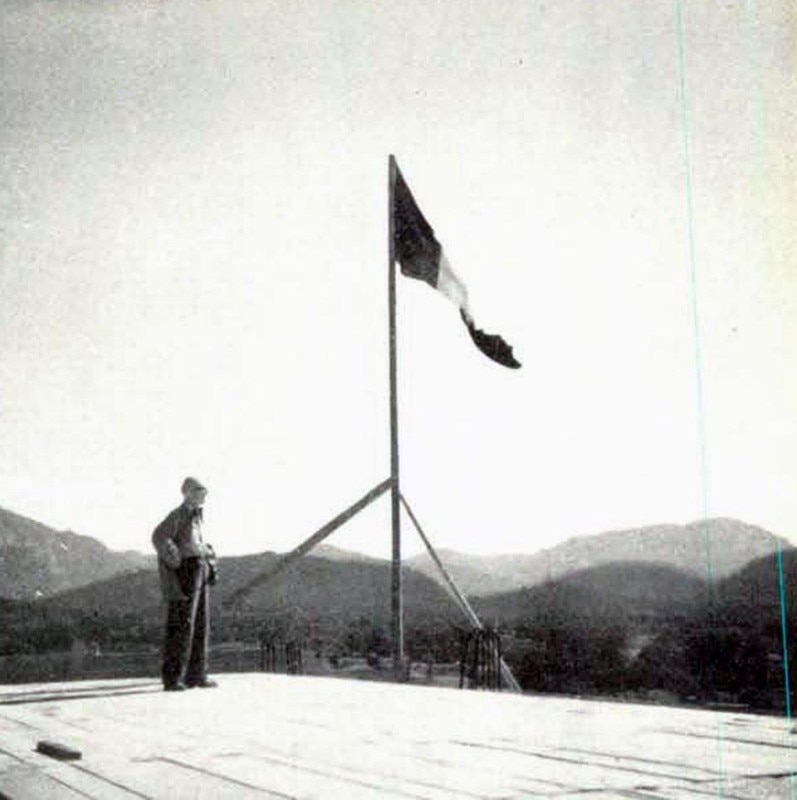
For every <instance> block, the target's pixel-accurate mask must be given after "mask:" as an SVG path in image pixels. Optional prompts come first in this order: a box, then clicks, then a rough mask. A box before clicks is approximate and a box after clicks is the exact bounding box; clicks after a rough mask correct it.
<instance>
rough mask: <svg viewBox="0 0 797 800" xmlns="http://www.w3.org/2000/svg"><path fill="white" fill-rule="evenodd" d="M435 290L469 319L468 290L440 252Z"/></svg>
mask: <svg viewBox="0 0 797 800" xmlns="http://www.w3.org/2000/svg"><path fill="white" fill-rule="evenodd" d="M437 289H438V290H439V291H441V292H442V293H443V294H444V295H445V296H446V297H447V298H448V299H449V300H450V301H451V302H452V303H454V304H455V305H457V306H459V308H461V309H462V311H463V312H464V314H465V316H466V317H467V318H468V319H470V318H471V316H470V309H469V308H468V290H467V289H466V288H465V284H464V283H463V282H462V281H461V280H460V279H459V278H458V277H457V275H456V274H455V273H454V270H453V269H451V264H450V263H449V261H448V258H447V257H446V254H445V252H444V251H442V250H441V251H440V261H439V269H438V273H437Z"/></svg>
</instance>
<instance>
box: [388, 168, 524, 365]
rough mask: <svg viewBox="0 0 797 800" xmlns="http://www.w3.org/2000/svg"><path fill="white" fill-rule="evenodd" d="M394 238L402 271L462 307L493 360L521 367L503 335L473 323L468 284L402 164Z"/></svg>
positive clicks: (479, 343)
mask: <svg viewBox="0 0 797 800" xmlns="http://www.w3.org/2000/svg"><path fill="white" fill-rule="evenodd" d="M393 239H394V246H395V255H396V260H397V261H398V262H399V265H400V266H401V272H402V274H403V275H406V276H407V277H409V278H417V279H418V280H422V281H426V283H428V284H429V285H430V286H431V287H433V288H434V289H437V290H438V291H440V292H442V293H443V294H444V295H445V296H446V297H447V298H448V299H449V300H451V302H452V303H454V305H456V306H457V307H458V308H459V313H460V317H461V318H462V321H463V322H464V323H465V327H466V328H467V329H468V333H469V334H470V337H471V339H473V343H474V344H475V345H476V347H478V348H479V350H481V351H482V353H484V354H485V355H486V356H487V357H488V358H491V359H492V360H493V361H497V362H498V363H499V364H502V365H503V366H505V367H511V368H512V369H517V368H518V367H519V366H520V362H519V361H517V360H516V359H515V356H514V355H513V354H512V348H511V347H510V346H509V345H508V344H507V343H506V342H505V341H504V340H503V339H502V338H501V337H500V336H497V335H495V334H490V333H485V332H484V331H483V330H480V329H479V328H477V327H476V325H475V323H474V322H473V317H472V316H471V313H470V309H469V308H468V291H467V289H466V288H465V284H464V283H463V282H462V281H461V280H460V278H459V277H458V276H457V275H456V274H455V273H454V271H453V269H452V268H451V264H450V263H449V261H448V259H447V258H446V254H445V253H444V252H443V248H442V246H441V245H440V242H438V241H437V239H436V238H435V235H434V230H433V229H432V226H431V225H430V224H429V223H428V222H427V221H426V218H425V217H424V216H423V214H422V213H421V210H420V209H419V208H418V204H417V203H416V202H415V198H414V197H413V196H412V192H410V190H409V187H408V186H407V184H406V182H405V181H404V176H403V175H402V174H401V172H400V170H399V168H398V166H396V177H395V183H394V186H393Z"/></svg>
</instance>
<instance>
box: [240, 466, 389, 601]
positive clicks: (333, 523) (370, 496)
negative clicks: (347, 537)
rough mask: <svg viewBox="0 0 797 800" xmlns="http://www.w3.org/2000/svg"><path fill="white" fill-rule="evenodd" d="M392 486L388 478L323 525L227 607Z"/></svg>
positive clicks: (279, 570) (251, 581)
mask: <svg viewBox="0 0 797 800" xmlns="http://www.w3.org/2000/svg"><path fill="white" fill-rule="evenodd" d="M390 486H391V479H390V478H387V479H386V480H384V481H382V483H380V484H379V485H378V486H375V487H374V488H373V489H371V491H370V492H368V493H366V494H365V495H363V496H362V497H361V498H360V499H359V500H358V501H357V502H356V503H353V504H352V505H351V506H349V507H348V508H347V509H346V510H345V511H341V513H340V514H338V515H337V517H335V518H334V519H332V520H330V521H329V522H327V524H326V525H322V526H321V527H320V528H319V529H318V530H317V531H316V532H315V533H314V534H313V535H312V536H310V537H309V538H308V539H306V540H305V541H304V542H302V543H301V544H300V545H299V546H298V547H296V548H294V549H293V550H291V551H290V553H286V554H285V555H284V556H283V557H282V558H281V559H280V560H279V561H278V562H277V563H276V564H274V565H273V566H272V567H270V568H269V569H267V570H264V571H263V572H261V573H260V574H259V575H255V577H254V578H252V579H251V580H250V581H248V582H247V583H245V584H244V585H243V586H241V587H239V588H238V589H236V590H235V591H234V592H233V593H232V594H231V595H230V596H229V597H228V598H227V600H226V601H225V605H234V604H236V603H238V602H240V600H241V598H242V597H243V596H245V595H247V594H249V592H251V591H252V589H254V588H255V587H256V586H260V585H261V584H263V583H266V582H267V581H269V580H271V579H272V578H273V577H274V576H275V575H277V574H279V573H280V572H282V570H284V569H285V568H286V567H287V566H289V565H290V564H292V563H293V562H294V561H296V559H297V558H300V557H301V556H303V555H304V554H305V553H309V552H310V550H312V549H313V548H314V547H315V546H316V545H317V544H319V543H320V542H322V541H323V540H324V539H326V538H327V536H329V534H330V533H332V532H333V531H335V530H337V529H338V528H339V527H340V526H341V525H343V523H344V522H347V521H348V520H350V519H351V518H352V517H353V516H354V515H355V514H357V513H358V512H359V511H362V510H363V509H364V508H365V507H366V506H367V505H370V504H371V503H372V502H373V501H374V500H376V499H377V498H378V497H380V496H381V495H383V494H384V493H385V492H386V491H387V490H388V489H389V488H390Z"/></svg>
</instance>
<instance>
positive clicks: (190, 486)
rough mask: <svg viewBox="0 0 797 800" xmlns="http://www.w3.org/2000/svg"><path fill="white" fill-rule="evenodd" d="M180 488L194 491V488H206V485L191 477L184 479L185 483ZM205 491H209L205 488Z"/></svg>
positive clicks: (183, 490) (185, 490) (184, 490)
mask: <svg viewBox="0 0 797 800" xmlns="http://www.w3.org/2000/svg"><path fill="white" fill-rule="evenodd" d="M180 489H181V491H182V492H183V493H185V492H192V491H194V489H205V485H204V484H203V483H202V482H201V481H198V480H197V479H196V478H190V477H189V478H186V479H185V480H184V481H183V485H182V486H181V487H180ZM205 491H207V489H205Z"/></svg>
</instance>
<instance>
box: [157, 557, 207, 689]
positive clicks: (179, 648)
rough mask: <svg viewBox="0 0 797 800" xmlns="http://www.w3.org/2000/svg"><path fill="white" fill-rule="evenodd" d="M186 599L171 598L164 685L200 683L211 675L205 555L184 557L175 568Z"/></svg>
mask: <svg viewBox="0 0 797 800" xmlns="http://www.w3.org/2000/svg"><path fill="white" fill-rule="evenodd" d="M175 572H176V573H177V578H178V580H179V581H180V587H181V588H182V590H183V594H184V595H185V597H186V599H185V600H170V601H169V610H168V614H167V618H166V641H165V643H164V648H163V670H162V675H163V685H164V686H166V687H170V686H176V685H177V684H179V683H184V684H185V685H186V686H196V685H197V684H199V683H202V682H203V681H206V680H207V677H208V669H207V665H208V644H209V642H210V589H209V587H208V566H207V564H206V563H205V559H204V558H184V559H183V560H182V562H181V563H180V566H179V567H177V569H176V570H175Z"/></svg>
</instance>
